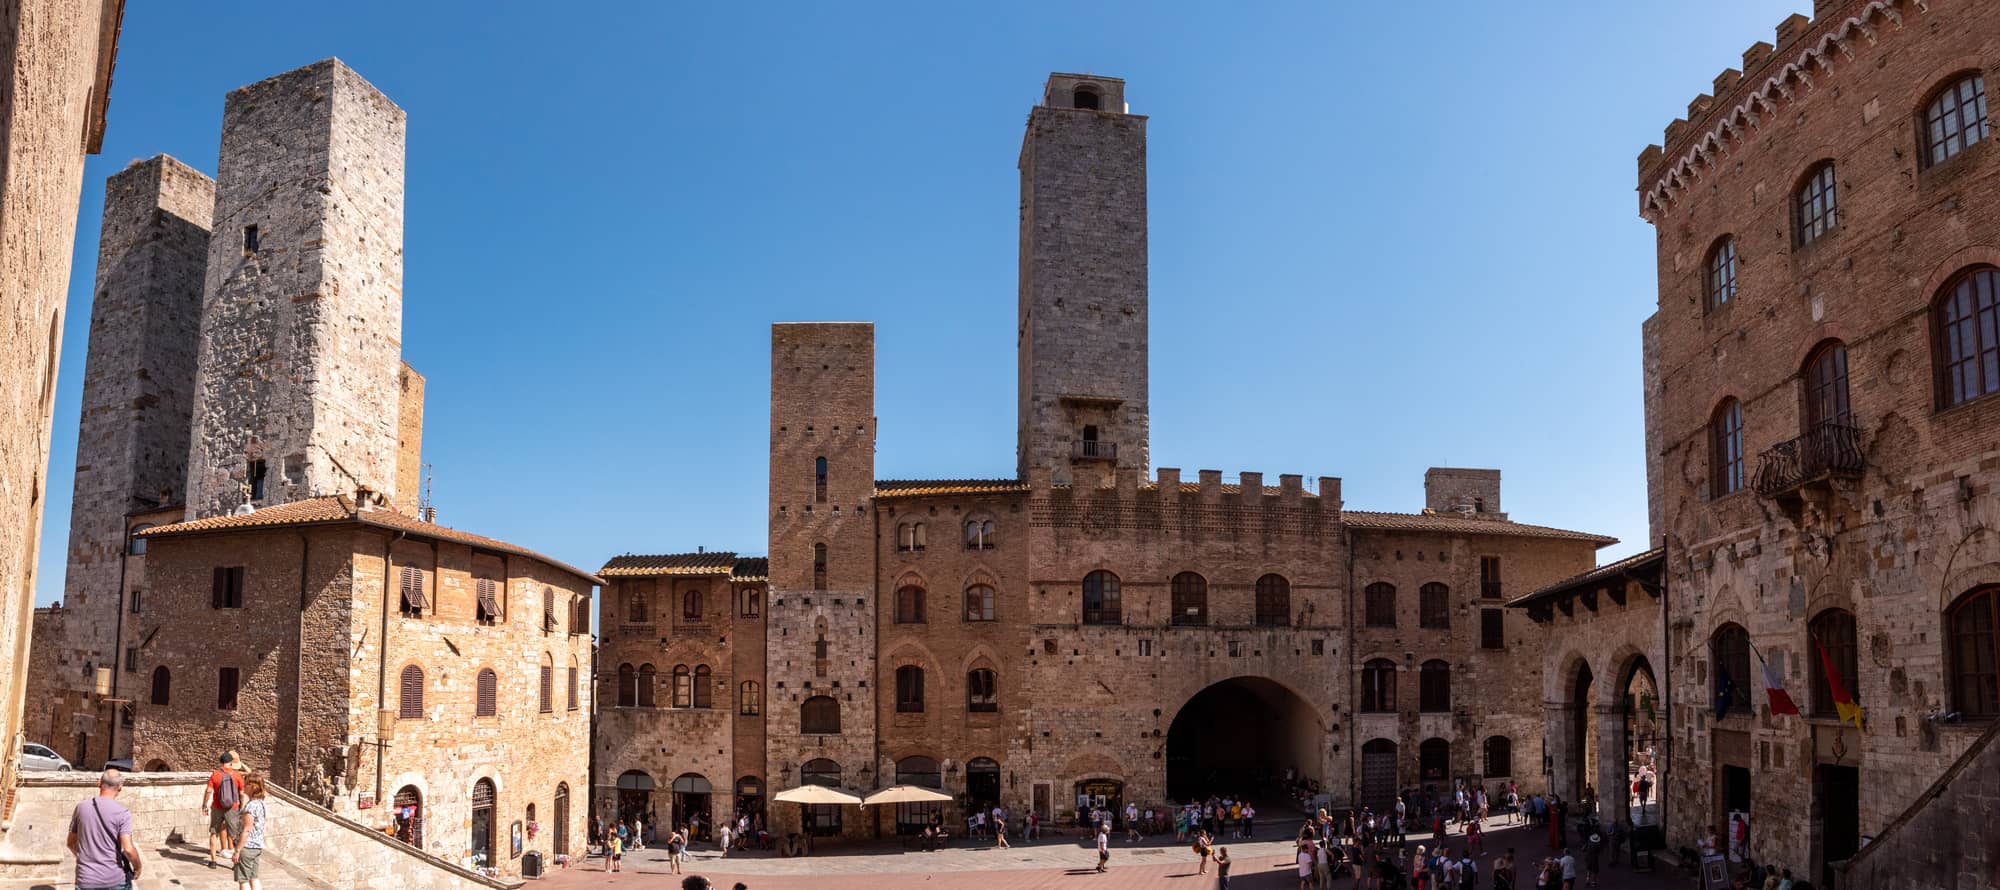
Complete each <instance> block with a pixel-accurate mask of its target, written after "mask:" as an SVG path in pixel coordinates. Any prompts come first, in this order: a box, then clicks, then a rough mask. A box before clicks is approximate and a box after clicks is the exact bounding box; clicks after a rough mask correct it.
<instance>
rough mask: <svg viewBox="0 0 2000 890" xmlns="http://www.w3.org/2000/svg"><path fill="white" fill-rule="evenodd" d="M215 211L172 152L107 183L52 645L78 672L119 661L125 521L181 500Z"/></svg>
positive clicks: (195, 176) (205, 183) (201, 182)
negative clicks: (58, 624) (63, 633)
mask: <svg viewBox="0 0 2000 890" xmlns="http://www.w3.org/2000/svg"><path fill="white" fill-rule="evenodd" d="M214 210H215V182H214V181H213V180H211V179H209V178H208V177H207V176H205V175H203V174H202V173H201V172H199V171H197V170H195V169H194V168H192V167H189V166H188V165H186V164H183V163H181V162H180V161H177V160H175V159H173V158H170V157H167V156H166V155H158V156H155V157H153V158H151V159H149V160H145V161H140V162H138V163H135V164H133V165H132V166H130V167H127V168H125V169H124V170H122V171H120V172H119V173H117V174H116V175H114V176H112V177H111V178H110V180H109V181H107V182H106V183H105V186H104V223H103V230H102V233H101V234H100V235H99V237H98V242H97V287H96V291H95V297H94V299H93V300H92V302H91V307H90V348H89V352H88V353H87V354H86V356H85V359H84V376H83V420H82V423H81V427H80V428H79V429H78V431H77V442H76V487H75V489H74V491H75V493H74V495H73V497H72V501H71V503H72V504H73V506H72V507H71V510H70V526H69V574H68V575H67V576H66V577H65V579H64V583H63V603H64V606H65V607H66V608H67V609H68V610H69V611H70V612H71V613H72V614H73V615H75V616H76V617H75V618H72V619H71V620H70V621H68V622H67V623H66V627H67V629H68V631H69V634H70V639H67V640H47V641H44V644H45V645H52V646H63V647H64V648H65V649H67V650H68V655H69V657H70V658H71V659H73V660H74V661H75V663H78V664H81V663H85V662H89V663H94V664H96V665H99V666H103V665H109V664H111V663H112V661H113V659H114V657H115V655H116V642H115V640H114V639H113V633H114V628H115V627H116V626H117V619H118V617H119V612H118V610H119V608H120V606H119V599H120V594H121V590H120V587H121V578H122V576H123V573H122V572H121V568H122V565H121V564H122V561H123V558H124V554H125V550H126V547H127V537H128V532H129V529H128V528H127V518H126V517H127V516H128V515H129V514H131V513H132V512H134V511H138V510H157V509H159V508H162V507H166V506H169V505H172V504H178V503H181V502H182V500H181V498H182V496H183V494H184V491H183V489H182V485H184V484H185V483H186V481H187V461H188V417H189V411H190V407H191V404H192V400H193V396H194V374H195V354H196V353H197V352H198V351H199V349H200V339H199V335H200V331H201V293H202V278H203V270H204V268H206V266H207V264H208V241H209V237H208V230H209V218H210V216H211V214H213V212H214ZM85 682H88V678H85Z"/></svg>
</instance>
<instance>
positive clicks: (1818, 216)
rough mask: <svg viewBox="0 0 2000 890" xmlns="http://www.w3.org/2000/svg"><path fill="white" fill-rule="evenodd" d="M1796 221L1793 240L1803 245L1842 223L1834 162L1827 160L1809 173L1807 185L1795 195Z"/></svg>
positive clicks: (1798, 244)
mask: <svg viewBox="0 0 2000 890" xmlns="http://www.w3.org/2000/svg"><path fill="white" fill-rule="evenodd" d="M1793 201H1794V209H1795V214H1794V219H1793V224H1794V225H1795V227H1796V228H1797V230H1798V232H1797V235H1796V237H1795V238H1794V239H1793V243H1794V244H1795V245H1797V246H1799V247H1804V246H1806V245H1808V244H1811V243H1812V242H1813V239H1815V238H1818V237H1819V236H1821V235H1824V234H1826V233H1827V232H1831V231H1833V229H1834V227H1835V226H1837V225H1839V224H1840V206H1839V204H1838V203H1836V201H1835V196H1834V184H1833V162H1832V161H1826V162H1824V163H1822V164H1820V165H1819V166H1817V167H1814V168H1813V169H1812V172H1811V173H1808V174H1806V181H1805V184H1804V185H1801V186H1799V191H1798V194H1797V196H1795V197H1794V199H1793Z"/></svg>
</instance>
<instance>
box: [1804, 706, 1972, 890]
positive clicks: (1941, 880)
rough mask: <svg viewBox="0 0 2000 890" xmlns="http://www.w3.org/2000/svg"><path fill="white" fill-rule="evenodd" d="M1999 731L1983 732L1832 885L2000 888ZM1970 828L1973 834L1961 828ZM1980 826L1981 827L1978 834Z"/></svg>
mask: <svg viewBox="0 0 2000 890" xmlns="http://www.w3.org/2000/svg"><path fill="white" fill-rule="evenodd" d="M1996 822H2000V726H1994V727H1990V728H1988V729H1987V730H1986V732H1985V733H1984V734H1982V735H1981V736H1980V737H1979V739H1978V740H1977V741H1975V742H1974V743H1973V744H1972V745H1971V747H1969V748H1967V749H1966V752H1965V754H1964V755H1962V756H1960V757H1959V759H1958V762H1957V763H1954V764H1952V767H1951V769H1949V770H1946V771H1945V773H1944V775H1942V776H1939V777H1938V780H1937V781H1936V782H1934V783H1932V784H1931V787H1930V788H1928V789H1926V790H1925V791H1924V793H1923V794H1922V795H1920V796H1919V797H1918V798H1917V799H1916V801H1914V802H1912V803H1911V805H1910V808H1909V809H1908V810H1905V811H1904V812H1903V813H1902V814H1901V815H1899V816H1897V817H1896V819H1895V820H1894V821H1892V822H1890V823H1889V825H1888V826H1887V827H1885V828H1884V829H1883V830H1882V835H1881V836H1880V837H1877V838H1876V839H1875V841H1874V842H1873V843H1871V844H1869V845H1868V846H1866V847H1863V848H1862V850H1861V853H1860V855H1857V856H1856V857H1854V859H1853V860H1851V861H1850V862H1849V864H1848V867H1847V868H1845V869H1842V870H1841V872H1840V875H1839V878H1838V881H1837V883H1836V884H1835V885H1834V886H1835V887H1840V888H1846V887H1866V888H1869V890H1981V888H1987V887H2000V832H1995V831H1993V830H1992V826H1993V825H1994V824H1995V823H1996ZM1968 826H1972V827H1974V828H1975V830H1972V831H1967V830H1966V829H1967V827H1968ZM1978 829H1984V830H1978Z"/></svg>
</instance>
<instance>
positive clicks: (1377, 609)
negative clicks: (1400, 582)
mask: <svg viewBox="0 0 2000 890" xmlns="http://www.w3.org/2000/svg"><path fill="white" fill-rule="evenodd" d="M1361 595H1362V598H1363V599H1364V600H1366V601H1367V607H1366V611H1367V616H1366V623H1367V625H1368V626H1369V627H1395V626H1396V585H1394V584H1390V583H1388V582H1386V581H1377V582H1375V583H1373V584H1370V585H1368V586H1367V587H1365V588H1363V589H1362V591H1361Z"/></svg>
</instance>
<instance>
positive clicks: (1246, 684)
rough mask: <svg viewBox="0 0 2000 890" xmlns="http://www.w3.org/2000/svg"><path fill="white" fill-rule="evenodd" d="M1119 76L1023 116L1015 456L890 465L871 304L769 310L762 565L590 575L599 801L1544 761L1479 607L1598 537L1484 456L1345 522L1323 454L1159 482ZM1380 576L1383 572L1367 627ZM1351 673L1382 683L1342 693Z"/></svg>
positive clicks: (718, 810)
mask: <svg viewBox="0 0 2000 890" xmlns="http://www.w3.org/2000/svg"><path fill="white" fill-rule="evenodd" d="M1124 86H1125V85H1124V83H1123V82H1122V81H1119V80H1117V79H1115V78H1103V77H1092V76H1083V75H1072V74H1055V75H1051V77H1050V79H1049V81H1048V84H1047V87H1046V89H1045V90H1044V93H1043V101H1042V102H1041V104H1039V105H1037V106H1036V107H1035V108H1034V109H1033V111H1032V112H1031V113H1030V116H1029V121H1028V131H1027V134H1026V136H1025V137H1024V140H1023V147H1022V153H1021V182H1022V186H1021V188H1022V207H1021V288H1020V321H1021V338H1020V368H1021V379H1020V403H1019V405H1018V406H1017V407H1018V412H1019V424H1018V429H1019V441H1018V445H1017V447H1018V453H1017V454H1018V458H1019V462H1020V473H1019V475H1018V476H1017V477H1016V478H1013V479H945V480H883V479H878V478H877V476H878V473H877V468H876V466H875V461H874V454H875V448H874V445H875V440H876V436H877V432H876V418H875V417H874V349H875V343H874V332H873V328H872V326H871V325H867V324H856V323H828V324H779V325H775V326H774V327H773V329H772V349H771V362H772V374H771V379H772V391H771V427H770V437H771V438H770V448H771V488H770V492H769V498H770V500H769V516H770V522H771V526H770V528H771V531H770V547H771V551H770V557H769V563H768V569H769V574H768V582H767V583H764V584H760V583H759V581H760V580H761V579H759V578H758V577H757V575H756V571H755V570H746V569H745V568H744V562H743V561H742V560H740V559H739V558H738V557H736V556H735V555H734V554H702V553H695V554H687V553H681V554H671V555H661V556H637V555H628V556H621V557H616V558H613V559H612V560H610V561H609V562H608V563H607V564H606V565H605V566H604V567H603V568H602V569H601V570H600V574H602V575H603V576H605V577H606V578H607V579H610V580H611V586H610V587H609V588H607V591H606V598H605V604H606V605H605V607H606V609H607V610H610V611H609V612H607V614H611V615H619V616H625V617H623V618H621V619H620V621H627V622H630V623H631V627H630V628H629V631H628V629H627V628H626V627H624V626H621V627H620V628H619V630H618V632H617V636H616V637H615V639H614V638H613V637H612V636H611V633H610V632H609V631H608V630H607V640H606V643H605V646H604V650H603V652H602V653H601V655H602V657H601V658H600V659H599V663H598V664H599V668H598V671H599V672H598V683H599V687H600V689H601V690H603V692H602V693H601V694H602V695H603V696H604V699H605V706H606V713H605V715H604V717H603V718H602V722H601V726H602V731H601V732H600V734H599V738H598V749H597V752H596V753H597V766H596V771H597V775H596V777H595V781H596V785H597V788H598V789H599V796H598V799H597V801H596V810H595V812H597V813H598V814H599V815H602V816H605V817H610V816H612V815H614V814H617V815H621V816H627V817H629V816H630V815H631V814H632V813H635V812H650V813H652V814H653V815H654V816H655V817H656V818H658V819H671V818H676V817H679V816H684V815H685V813H686V812H687V811H688V809H689V808H690V807H698V808H701V809H702V811H704V812H705V813H707V815H708V817H709V818H710V819H711V820H713V819H714V818H717V817H720V818H728V817H730V816H732V815H734V814H735V813H736V812H737V809H736V808H737V807H739V806H748V807H752V808H756V809H758V810H760V811H762V812H766V813H768V815H769V817H770V819H771V822H772V824H773V825H775V826H777V827H778V828H779V829H780V830H798V829H800V828H805V829H807V830H809V831H810V832H811V833H814V834H819V835H828V836H872V835H874V834H877V833H889V832H894V831H898V830H901V831H910V830H914V829H915V827H916V826H918V825H920V824H921V823H922V820H923V819H924V818H926V817H927V816H928V815H930V814H931V812H932V809H933V808H926V807H922V806H915V805H902V806H897V807H877V808H871V809H870V810H867V811H856V810H853V809H851V808H850V809H846V810H842V809H840V808H836V807H812V808H800V807H795V806H790V805H776V806H768V807H767V806H765V805H764V804H763V798H765V797H768V795H769V794H771V793H775V792H776V791H780V790H783V789H786V788H792V787H796V786H798V785H800V784H804V783H820V784H827V785H833V786H837V787H841V788H845V789H847V790H850V791H853V792H855V793H866V792H868V791H871V790H874V789H876V788H881V787H887V786H889V785H893V784H918V785H925V786H929V787H933V788H938V789H940V790H942V791H944V792H946V793H947V794H950V795H952V796H953V797H954V798H955V802H954V803H953V804H952V805H950V806H947V807H943V808H936V809H938V810H939V811H940V815H943V816H945V817H946V818H948V819H952V820H954V823H956V820H958V819H959V818H960V817H961V816H962V815H963V814H964V813H965V812H966V811H967V810H968V808H969V807H970V806H972V805H976V804H989V805H990V804H991V803H994V802H998V803H1001V804H1004V805H1005V806H1007V807H1008V808H1010V809H1011V810H1012V811H1013V812H1015V813H1016V814H1017V815H1018V814H1020V813H1022V812H1024V811H1034V812H1038V813H1040V814H1041V815H1042V816H1043V817H1045V818H1050V819H1058V820H1066V819H1070V818H1074V816H1075V814H1076V811H1077V809H1078V806H1079V803H1080V802H1081V803H1085V804H1097V803H1099V802H1100V799H1101V802H1102V803H1105V804H1109V805H1111V806H1112V808H1113V809H1116V808H1117V807H1118V804H1119V803H1120V802H1121V801H1130V802H1133V803H1136V804H1138V805H1140V806H1141V807H1142V808H1143V807H1158V806H1160V805H1162V804H1164V803H1166V802H1167V801H1168V800H1169V799H1179V800H1186V799H1190V798H1193V797H1195V796H1197V795H1203V794H1207V793H1211V792H1219V793H1251V794H1257V795H1262V796H1265V797H1266V798H1267V799H1272V800H1283V799H1284V798H1285V796H1286V795H1285V793H1284V792H1283V791H1281V790H1280V787H1281V786H1283V785H1284V784H1285V782H1286V780H1287V779H1288V778H1290V779H1293V780H1296V781H1297V782H1299V783H1300V784H1301V785H1303V784H1308V783H1309V784H1310V785H1312V786H1314V788H1316V790H1317V791H1318V792H1319V793H1320V794H1322V795H1324V798H1323V799H1324V800H1327V801H1331V802H1335V803H1341V804H1346V803H1350V802H1357V801H1360V800H1364V799H1365V800H1370V801H1374V802H1377V803H1385V802H1386V801H1387V800H1388V799H1389V797H1390V795H1393V794H1394V793H1395V792H1396V791H1397V790H1399V789H1411V788H1418V787H1422V786H1424V785H1429V786H1431V787H1433V788H1439V789H1442V790H1446V791H1448V790H1449V788H1450V782H1451V781H1452V780H1454V779H1465V780H1469V781H1474V782H1478V781H1484V780H1488V779H1492V780H1498V779H1501V778H1514V779H1517V780H1519V781H1521V783H1522V784H1523V786H1524V787H1529V788H1534V787H1538V786H1539V785H1540V784H1541V771H1540V769H1539V767H1538V764H1536V763H1535V762H1534V760H1533V757H1534V756H1535V754H1536V753H1537V752H1536V751H1535V748H1534V745H1533V742H1532V740H1533V739H1535V738H1536V737H1537V736H1539V735H1540V733H1541V721H1542V707H1543V706H1542V702H1541V699H1540V689H1541V679H1540V662H1539V658H1538V657H1528V658H1526V659H1523V658H1520V657H1518V656H1519V653H1521V652H1528V653H1535V654H1536V655H1537V656H1538V653H1539V651H1540V646H1541V643H1542V630H1541V629H1540V628H1539V626H1538V625H1536V624H1534V623H1533V622H1531V621H1528V620H1526V619H1525V617H1524V616H1521V615H1519V614H1513V615H1509V614H1506V613H1505V612H1504V611H1503V610H1502V609H1501V608H1500V606H1501V604H1502V602H1503V597H1504V596H1507V595H1509V594H1508V591H1517V590H1528V589H1533V588H1535V587H1537V586H1540V585H1542V584H1546V583H1550V582H1553V581H1556V580H1558V579H1561V578H1565V577H1569V576H1571V575H1574V574H1576V573H1577V572H1579V571H1582V570H1584V569H1587V568H1589V567H1591V566H1592V564H1593V563H1594V554H1595V551H1596V550H1597V548H1599V547H1601V546H1604V545H1605V544H1608V543H1611V539H1609V538H1604V537H1601V536H1596V535H1590V534H1585V533H1580V532H1570V531H1564V530H1560V529H1551V528H1546V527H1541V526H1534V525H1527V524H1523V523H1517V522H1513V521H1511V520H1509V519H1508V518H1507V516H1506V514H1504V513H1502V512H1501V510H1500V474H1499V472H1498V471H1495V470H1469V469H1443V468H1440V469H1434V470H1432V471H1431V473H1430V474H1429V476H1428V477H1427V478H1426V480H1425V482H1426V486H1425V487H1426V492H1427V502H1426V506H1425V509H1424V510H1423V511H1422V512H1418V513H1402V514H1398V513H1360V512H1350V511H1345V510H1344V508H1343V504H1342V502H1341V498H1340V481H1339V480H1338V479H1334V478H1323V479H1320V480H1318V481H1317V484H1316V485H1314V486H1310V487H1309V486H1307V485H1306V484H1305V480H1304V479H1302V478H1301V477H1299V476H1292V475H1285V476H1280V477H1279V478H1278V480H1277V482H1278V484H1276V485H1265V484H1264V477H1263V475H1262V474H1260V473H1254V472H1249V473H1242V474H1240V476H1239V477H1238V479H1237V480H1236V481H1235V482H1232V483H1225V482H1224V481H1223V474H1222V473H1221V472H1219V471H1215V470H1202V471H1200V472H1199V473H1198V474H1196V475H1195V478H1193V479H1188V480H1185V481H1184V480H1183V479H1182V478H1181V472H1180V471H1179V470H1177V469H1167V468H1162V469H1159V470H1158V471H1157V473H1149V470H1150V460H1151V455H1152V450H1151V443H1150V441H1149V435H1148V428H1149V425H1150V407H1149V401H1148V398H1149V396H1148V391H1147V383H1146V376H1145V374H1146V364H1147V360H1148V359H1147V350H1146V342H1147V322H1146V274H1147V273H1146V259H1145V257H1146V235H1145V233H1146V215H1145V213H1146V201H1145V123H1146V119H1145V118H1143V117H1140V116H1136V115H1131V114H1129V113H1127V112H1126V107H1127V106H1126V104H1125V101H1124ZM1371 587H1372V588H1375V589H1377V590H1380V589H1382V588H1384V587H1387V588H1389V589H1390V590H1389V592H1388V593H1387V594H1386V595H1385V596H1383V597H1381V598H1380V599H1379V603H1380V604H1382V606H1383V608H1386V609H1387V610H1388V612H1389V614H1390V616H1391V617H1390V618H1389V619H1388V620H1387V621H1386V622H1384V623H1382V624H1379V625H1370V624H1368V623H1367V622H1365V621H1364V618H1365V617H1366V616H1365V614H1364V608H1363V605H1362V600H1361V594H1362V591H1363V589H1365V588H1371ZM725 589H727V590H728V594H729V595H733V596H735V597H736V598H737V599H736V603H737V608H736V609H735V610H733V611H732V612H730V613H729V614H728V616H727V617H726V618H725V619H723V620H721V621H716V620H711V619H708V618H706V617H704V618H703V619H702V620H701V621H699V622H683V621H682V617H681V616H684V615H685V614H687V613H686V608H687V607H686V606H685V605H684V603H683V602H682V600H683V599H684V598H685V597H687V596H689V595H690V594H691V592H693V591H703V593H702V594H701V595H703V596H705V597H708V601H713V600H715V599H718V598H720V597H721V596H722V595H724V594H723V591H724V590H725ZM752 595H757V596H762V597H763V598H764V608H763V609H762V610H761V612H760V611H756V610H753V609H750V608H747V607H745V606H744V605H743V603H744V602H745V600H744V597H746V596H752ZM708 608H711V606H707V605H705V606H703V609H704V610H706V609H708ZM702 614H703V615H707V614H708V612H706V611H704V612H703V613H702ZM1488 622H1492V623H1490V624H1489V623H1488ZM606 623H607V627H609V626H610V624H611V623H612V622H610V621H607V622H606ZM711 641H713V642H711ZM753 648H754V649H755V651H754V652H753V651H751V650H752V649H753ZM1383 664H1387V668H1386V673H1381V672H1382V671H1383V670H1384V668H1383V667H1382V665H1383ZM684 667H685V668H686V669H687V670H688V676H689V677H690V679H692V681H693V682H694V683H695V687H694V688H695V689H703V688H708V686H710V685H712V687H713V693H712V697H711V698H710V699H709V700H708V701H707V702H706V703H705V704H704V703H702V702H700V701H698V700H697V699H696V698H695V697H694V696H693V695H692V694H682V692H681V691H680V690H681V689H682V688H683V686H682V681H681V680H680V679H678V675H679V672H680V671H682V670H683V668H684ZM704 669H705V670H706V671H707V673H705V674H703V673H698V672H699V671H702V670H704ZM1370 671H1374V672H1377V673H1375V674H1374V675H1373V676H1375V677H1376V678H1377V679H1379V680H1381V681H1382V682H1385V683H1388V684H1391V685H1389V686H1387V687H1386V688H1375V689H1374V691H1372V692H1370V693H1369V696H1370V697H1369V699H1368V700H1369V703H1370V708H1369V709H1368V710H1369V711H1370V713H1365V714H1364V713H1357V711H1360V710H1362V708H1361V707H1360V704H1361V702H1362V698H1363V684H1364V674H1365V673H1367V672H1370ZM703 677H706V678H707V679H706V680H705V681H704V680H703V679H702V678H703ZM1398 677H1400V692H1399V691H1398V690H1397V687H1396V685H1395V684H1396V683H1397V682H1398V679H1397V678H1398ZM628 684H631V685H630V686H629V687H628ZM750 688H755V689H756V690H758V693H757V698H756V701H757V705H756V707H755V709H754V710H753V709H752V708H750V707H747V706H746V705H745V701H746V699H745V698H744V692H745V690H746V689H750ZM614 690H615V691H616V694H615V695H614ZM628 690H629V691H628ZM732 690H734V692H735V697H734V699H731V698H730V697H729V696H730V693H731V691H732ZM1420 693H1429V694H1420ZM649 703H650V704H649ZM725 708H734V709H735V710H734V711H732V712H728V713H715V712H719V711H722V710H723V709H725ZM660 709H667V710H668V711H669V713H666V714H660V713H658V711H659V710H660ZM674 711H683V712H684V713H672V712H674ZM1469 711H1477V712H1478V713H1479V715H1480V716H1478V717H1477V718H1474V717H1472V716H1471V715H1470V713H1468V712H1469ZM759 739H761V742H762V749H761V752H760V751H759V749H758V746H757V742H756V740H759ZM1364 750H1365V751H1368V752H1373V753H1372V756H1371V755H1370V754H1364ZM1489 753H1490V754H1492V755H1494V756H1491V757H1489V756H1488V755H1489ZM1426 754H1429V755H1434V756H1428V757H1427V756H1423V755H1426ZM1489 767H1490V768H1492V769H1498V770H1500V772H1499V773H1494V772H1491V771H1490V770H1489ZM1364 779H1366V780H1367V781H1364ZM732 781H733V782H734V786H735V787H734V789H733V790H732V792H731V793H729V794H721V793H719V792H717V791H713V790H707V789H720V788H722V786H724V785H725V784H728V783H731V782H732ZM670 783H671V785H672V787H673V788H678V789H681V790H678V791H671V790H670ZM696 789H703V790H696ZM749 791H755V792H756V795H757V799H752V797H751V795H750V794H749V793H748V792H749ZM704 793H706V794H709V795H713V796H710V797H705V798H702V797H693V796H691V795H700V794H704ZM1120 819H1121V820H1122V815H1121V816H1120Z"/></svg>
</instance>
